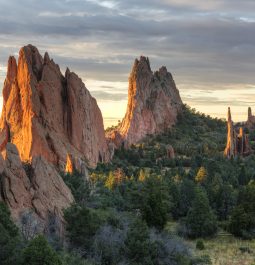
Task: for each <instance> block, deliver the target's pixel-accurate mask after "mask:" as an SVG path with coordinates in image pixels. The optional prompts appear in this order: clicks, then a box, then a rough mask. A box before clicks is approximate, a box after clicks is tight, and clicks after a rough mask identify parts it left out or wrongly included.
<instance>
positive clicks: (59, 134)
mask: <svg viewBox="0 0 255 265" xmlns="http://www.w3.org/2000/svg"><path fill="white" fill-rule="evenodd" d="M3 97H4V105H3V111H2V116H1V120H0V130H1V133H0V146H1V148H4V146H5V145H6V143H7V142H8V141H9V142H12V143H14V144H15V145H16V146H17V148H18V150H19V153H20V156H21V159H22V160H23V161H31V160H32V158H33V157H34V156H38V155H40V156H43V157H44V158H45V159H46V160H48V161H49V162H52V163H53V164H55V165H58V166H60V168H61V169H63V170H64V168H65V163H66V157H67V155H68V154H69V155H71V157H73V158H74V161H75V163H76V164H75V165H74V166H75V167H76V169H77V170H79V168H80V167H81V164H83V163H85V164H86V165H88V166H92V167H94V166H95V165H96V164H97V162H98V161H99V160H100V161H108V160H109V152H108V147H107V143H106V139H105V135H104V126H103V119H102V114H101V111H100V109H99V107H98V105H97V102H96V100H95V99H94V98H93V97H92V96H91V95H90V93H89V91H88V90H87V88H86V87H85V85H84V84H83V82H82V80H81V79H80V78H79V77H78V76H77V75H76V74H75V73H73V72H70V71H69V70H68V71H67V72H66V75H65V76H63V75H62V73H61V71H60V68H59V66H58V65H57V64H55V63H54V61H53V60H52V59H50V57H49V55H48V53H45V55H44V58H43V57H42V56H41V55H40V53H39V51H38V50H37V48H36V47H34V46H32V45H28V46H25V47H23V48H21V50H20V52H19V60H18V65H17V64H16V60H15V58H14V57H10V59H9V62H8V72H7V76H6V80H5V83H4V88H3Z"/></svg>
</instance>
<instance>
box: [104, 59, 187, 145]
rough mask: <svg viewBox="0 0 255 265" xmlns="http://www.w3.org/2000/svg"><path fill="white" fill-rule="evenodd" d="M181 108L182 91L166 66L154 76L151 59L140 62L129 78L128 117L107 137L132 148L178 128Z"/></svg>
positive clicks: (137, 61) (135, 64)
mask: <svg viewBox="0 0 255 265" xmlns="http://www.w3.org/2000/svg"><path fill="white" fill-rule="evenodd" d="M181 107H182V100H181V98H180V95H179V91H178V89H177V88H176V85H175V82H174V80H173V77H172V75H171V74H170V73H169V72H168V71H167V69H166V67H161V68H160V69H159V71H156V72H155V73H153V72H152V71H151V68H150V62H149V59H148V58H145V57H141V58H140V60H137V59H136V60H135V63H134V66H133V69H132V71H131V74H130V77H129V89H128V104H127V111H126V114H125V117H124V119H123V120H122V122H121V124H120V125H119V126H118V128H117V130H114V131H112V132H110V133H108V135H107V137H108V139H110V141H113V142H114V143H115V145H116V146H117V147H118V146H120V145H121V144H124V146H125V147H128V146H130V145H131V144H135V143H137V142H138V141H140V140H141V139H143V138H144V137H145V136H146V135H150V134H157V133H160V132H163V131H164V130H165V129H168V128H170V127H171V126H172V125H174V124H175V122H176V119H177V114H178V112H180V111H181Z"/></svg>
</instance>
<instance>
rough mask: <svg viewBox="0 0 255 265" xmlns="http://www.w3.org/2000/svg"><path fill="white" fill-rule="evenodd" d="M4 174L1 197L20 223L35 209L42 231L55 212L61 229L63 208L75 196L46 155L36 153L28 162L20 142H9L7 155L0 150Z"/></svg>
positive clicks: (0, 199)
mask: <svg viewBox="0 0 255 265" xmlns="http://www.w3.org/2000/svg"><path fill="white" fill-rule="evenodd" d="M0 175H1V177H0V191H1V192H0V201H4V202H5V203H6V204H7V205H8V206H9V207H10V210H11V213H12V216H13V218H14V220H15V221H16V222H17V223H18V224H21V223H22V221H21V220H22V218H25V217H26V218H27V215H28V214H29V213H33V223H36V224H37V225H38V228H39V230H40V231H38V232H45V230H46V229H47V226H48V225H47V223H48V221H49V217H50V215H51V216H54V218H56V219H58V220H59V221H60V222H59V224H58V229H60V227H61V223H63V217H62V210H63V209H65V208H67V207H69V206H70V205H71V203H72V202H73V201H74V199H73V196H72V194H71V191H70V190H69V188H68V187H67V186H66V185H65V183H64V182H63V180H62V178H61V176H60V175H59V174H58V172H57V171H56V169H55V167H54V166H53V165H51V164H49V163H48V162H47V161H46V160H45V159H44V158H42V157H34V158H33V159H32V163H31V164H26V165H24V164H22V162H21V160H20V157H19V152H18V150H17V148H16V146H15V145H13V144H11V143H7V145H6V149H5V150H4V151H3V156H2V155H1V154H0ZM23 225H24V224H23ZM31 229H32V228H31Z"/></svg>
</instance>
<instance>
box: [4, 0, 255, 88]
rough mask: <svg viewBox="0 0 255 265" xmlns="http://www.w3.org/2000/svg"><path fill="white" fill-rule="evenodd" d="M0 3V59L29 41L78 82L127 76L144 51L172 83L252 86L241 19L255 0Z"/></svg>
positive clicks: (249, 46)
mask: <svg viewBox="0 0 255 265" xmlns="http://www.w3.org/2000/svg"><path fill="white" fill-rule="evenodd" d="M102 2H103V4H102ZM109 2H110V3H111V4H110V5H109V4H107V3H109ZM205 3H206V4H205ZM14 7H15V8H14ZM0 8H1V10H5V12H2V13H1V16H0V43H1V44H0V64H3V65H6V60H7V58H8V54H12V53H15V52H17V51H18V47H19V46H22V45H25V44H27V42H32V43H33V44H35V45H37V46H38V47H39V49H40V50H41V51H45V50H48V51H49V52H50V54H51V55H52V57H53V58H54V60H55V61H56V62H57V63H59V64H60V66H61V68H62V69H63V70H64V68H65V67H66V66H69V67H70V68H71V69H72V70H73V71H76V72H78V73H79V75H81V76H82V77H83V78H84V80H85V81H86V79H97V80H110V81H127V79H128V74H129V72H130V69H131V66H132V64H133V61H134V59H135V57H138V56H140V55H141V54H143V55H146V56H149V57H150V58H151V63H152V68H153V69H155V70H156V69H158V68H159V67H160V66H161V65H166V66H167V67H168V69H169V71H171V72H172V73H173V75H174V77H175V80H176V83H177V85H178V84H184V85H185V87H187V86H188V84H190V87H192V86H194V85H195V84H200V87H201V86H202V85H204V87H205V89H207V90H208V89H210V88H211V89H215V87H217V86H218V87H221V86H222V89H224V86H226V85H227V84H240V86H242V84H247V83H250V84H255V75H254V72H255V66H254V55H255V27H254V23H247V22H245V21H244V20H240V18H241V17H242V18H250V19H252V17H253V14H252V12H251V11H253V10H254V8H255V2H254V1H249V0H243V1H238V0H215V1H202V0H195V1H192V2H191V1H188V0H187V1H181V4H180V1H177V0H173V1H168V0H140V1H135V0H130V1H124V0H112V1H110V0H109V1H85V0H69V1H62V0H44V1H34V0H24V1H18V0H10V1H5V0H0ZM205 11H206V12H205ZM94 43H95V44H94ZM3 44H4V45H3ZM77 44H79V45H80V47H79V45H77ZM82 44H90V46H89V47H86V46H85V47H84V48H83V46H82ZM96 45H97V46H96ZM0 78H1V77H0Z"/></svg>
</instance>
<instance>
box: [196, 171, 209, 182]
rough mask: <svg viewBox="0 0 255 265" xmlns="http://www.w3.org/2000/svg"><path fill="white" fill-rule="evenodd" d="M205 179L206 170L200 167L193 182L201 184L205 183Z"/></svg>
mask: <svg viewBox="0 0 255 265" xmlns="http://www.w3.org/2000/svg"><path fill="white" fill-rule="evenodd" d="M206 177H207V172H206V169H205V168H204V167H200V168H199V170H198V172H197V175H196V177H195V181H196V182H199V183H202V182H204V181H205V179H206Z"/></svg>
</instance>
